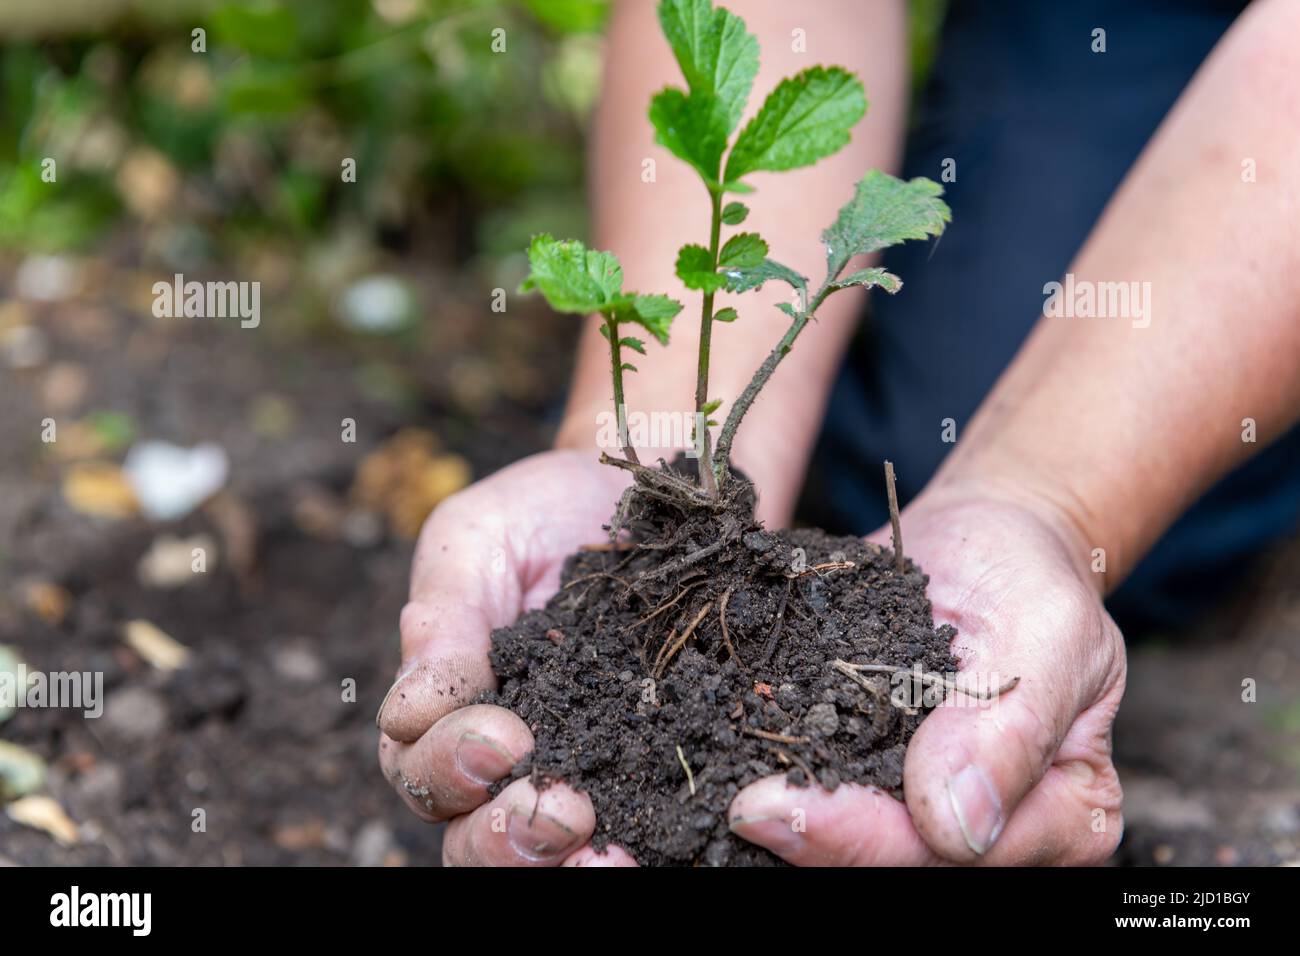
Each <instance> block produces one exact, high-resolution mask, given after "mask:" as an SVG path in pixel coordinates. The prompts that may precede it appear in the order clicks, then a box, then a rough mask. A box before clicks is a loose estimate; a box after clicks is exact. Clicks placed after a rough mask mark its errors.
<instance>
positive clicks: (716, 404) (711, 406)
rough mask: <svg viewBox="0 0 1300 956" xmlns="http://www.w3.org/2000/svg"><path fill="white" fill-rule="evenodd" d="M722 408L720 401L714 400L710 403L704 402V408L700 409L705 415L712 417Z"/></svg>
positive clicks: (718, 399)
mask: <svg viewBox="0 0 1300 956" xmlns="http://www.w3.org/2000/svg"><path fill="white" fill-rule="evenodd" d="M721 407H722V399H720V398H715V399H713V401H711V402H705V403H704V407H703V408H701V409H700V411H702V412H703V413H704V414H705V415H712V414H713V413H714V412H716V411H717V410H718V409H719V408H721Z"/></svg>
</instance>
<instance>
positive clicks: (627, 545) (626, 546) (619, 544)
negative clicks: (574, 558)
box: [578, 541, 637, 552]
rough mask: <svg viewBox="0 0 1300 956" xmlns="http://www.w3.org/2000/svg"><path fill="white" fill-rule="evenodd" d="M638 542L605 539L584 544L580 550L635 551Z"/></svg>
mask: <svg viewBox="0 0 1300 956" xmlns="http://www.w3.org/2000/svg"><path fill="white" fill-rule="evenodd" d="M636 548H637V544H636V542H634V541H605V542H603V543H601V544H584V545H582V546H581V547H579V548H578V550H579V551H584V552H592V551H635V550H636Z"/></svg>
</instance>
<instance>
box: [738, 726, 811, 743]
mask: <svg viewBox="0 0 1300 956" xmlns="http://www.w3.org/2000/svg"><path fill="white" fill-rule="evenodd" d="M740 732H741V733H742V734H749V736H751V737H760V738H762V739H763V740H770V741H772V742H773V743H777V744H789V745H791V746H793V745H795V744H806V743H811V742H812V738H811V737H792V736H790V735H789V734H774V733H772V731H770V730H756V729H755V728H753V727H741V728H740Z"/></svg>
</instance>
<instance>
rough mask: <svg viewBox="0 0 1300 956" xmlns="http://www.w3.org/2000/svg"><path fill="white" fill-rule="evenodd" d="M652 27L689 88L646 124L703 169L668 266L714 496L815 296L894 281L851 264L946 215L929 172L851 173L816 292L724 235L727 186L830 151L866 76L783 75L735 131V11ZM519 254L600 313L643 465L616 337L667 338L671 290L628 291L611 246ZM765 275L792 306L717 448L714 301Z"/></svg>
mask: <svg viewBox="0 0 1300 956" xmlns="http://www.w3.org/2000/svg"><path fill="white" fill-rule="evenodd" d="M659 23H660V25H661V27H662V29H663V33H664V36H665V38H666V39H667V40H668V44H669V46H670V47H672V51H673V54H674V56H675V57H676V58H677V63H678V65H679V66H680V67H681V70H682V74H683V76H684V77H685V79H686V85H687V88H686V89H685V90H682V89H679V88H675V87H669V88H667V89H664V90H662V91H661V92H659V93H657V94H655V96H654V97H653V99H651V101H650V122H651V123H652V124H653V126H654V129H655V138H656V140H657V142H658V143H659V144H660V145H662V146H664V147H665V148H667V149H668V150H669V151H670V152H671V153H672V154H673V155H674V156H676V157H677V158H679V159H681V160H683V161H684V162H686V163H688V164H689V165H690V166H691V167H692V168H693V169H694V170H695V171H696V173H698V175H699V177H700V180H701V182H702V183H703V185H704V188H705V191H706V193H707V195H708V201H709V208H710V229H709V240H708V245H707V246H705V245H700V244H694V243H688V244H687V245H684V246H682V247H681V249H680V250H679V251H678V254H677V263H676V272H677V276H678V278H679V279H681V280H682V283H683V284H684V285H685V286H686V288H688V289H691V290H693V291H697V292H699V293H700V344H699V354H698V362H697V370H696V380H695V398H694V409H695V415H696V429H697V435H696V444H697V447H698V448H699V449H700V468H699V474H700V485H701V487H702V489H703V490H704V492H705V493H706V494H709V495H714V494H716V493H717V491H718V489H719V488H720V487H721V486H723V485H725V484H726V482H727V480H728V479H729V478H730V474H731V473H730V469H729V466H730V458H731V447H732V443H733V441H734V439H735V435H736V430H737V429H738V428H739V427H740V423H741V421H742V420H743V419H744V417H745V414H746V412H748V411H749V408H750V406H751V405H753V403H754V399H755V398H757V397H758V394H759V392H760V391H761V390H762V388H763V386H764V385H766V384H767V382H768V380H769V379H770V378H771V377H772V373H773V372H774V371H776V367H777V366H778V365H779V364H780V363H781V360H782V359H784V358H785V356H786V355H787V354H789V352H790V349H791V347H792V346H793V345H794V342H795V339H797V338H798V337H799V334H800V333H801V332H802V331H803V330H804V328H805V327H806V326H807V325H808V323H809V321H810V320H812V319H814V318H816V314H817V309H818V308H819V307H820V306H821V304H822V303H823V302H825V301H826V300H827V299H828V298H829V297H830V296H831V295H834V294H835V293H836V292H840V291H842V290H844V289H849V288H853V287H862V288H881V289H883V290H884V291H886V292H888V293H890V294H893V293H896V292H898V290H899V289H900V288H902V281H901V280H900V279H899V278H898V277H897V276H895V275H893V274H891V273H889V272H887V271H885V270H884V269H881V268H866V269H860V270H857V271H854V272H851V273H849V274H848V275H845V274H844V273H845V270H846V269H847V267H848V265H849V262H850V260H851V259H853V257H854V256H858V255H862V254H867V253H873V252H878V251H879V250H882V249H885V248H888V247H889V246H893V245H896V244H898V243H901V242H904V241H906V240H908V239H924V238H926V237H927V236H937V235H939V234H940V233H941V232H942V231H943V229H944V225H945V224H946V223H947V222H948V221H949V218H950V213H949V210H948V207H947V205H946V204H945V203H944V202H943V201H942V200H941V199H940V198H939V196H940V195H941V194H942V192H943V189H942V187H940V186H939V185H938V184H937V183H935V182H932V181H931V180H929V179H925V178H916V179H913V180H910V181H908V182H904V181H903V180H900V179H896V178H895V177H893V176H890V175H888V174H886V173H882V172H880V171H879V170H871V171H870V172H868V173H867V174H866V175H865V176H864V177H863V178H862V179H861V180H860V181H859V182H858V184H857V189H856V190H855V193H854V196H853V199H851V200H850V201H849V202H848V203H847V204H846V205H845V206H844V207H843V208H842V209H840V211H839V215H838V216H837V217H836V219H835V222H834V223H832V224H831V225H830V226H829V227H827V228H826V229H825V230H824V231H823V232H822V236H821V238H822V243H823V244H824V245H825V247H826V276H825V278H824V279H823V280H822V281H821V283H820V284H819V285H818V286H817V287H816V290H815V291H813V292H812V293H811V294H810V292H809V283H808V279H807V278H806V277H805V276H803V275H800V274H799V273H798V272H796V271H795V270H793V269H791V268H789V267H787V266H785V265H783V264H781V263H780V262H777V261H776V260H774V259H771V258H769V257H768V244H767V242H766V240H764V239H763V237H762V236H760V235H759V234H758V233H755V232H737V233H734V234H733V235H731V236H729V237H728V238H727V239H726V241H725V242H723V241H722V227H723V226H739V225H741V224H742V223H743V222H744V221H745V219H746V217H747V216H748V215H749V208H748V207H747V206H746V205H745V204H744V203H743V202H740V201H737V200H732V201H729V202H724V200H726V198H727V196H728V195H730V194H746V193H751V192H753V187H752V186H750V185H749V184H748V183H746V182H745V177H747V176H749V175H750V174H751V173H756V172H780V171H783V170H790V169H798V168H799V167H802V166H809V165H812V164H813V163H816V162H817V161H818V160H821V159H824V158H825V157H827V156H830V155H832V154H834V153H836V152H838V151H839V150H840V149H842V148H843V147H844V146H845V144H847V143H848V142H849V136H850V130H851V129H852V127H853V126H854V125H855V124H856V123H857V122H858V121H859V120H860V119H862V117H863V115H865V113H866V110H867V100H866V96H865V93H864V91H863V88H862V83H861V82H860V81H859V80H858V78H857V77H856V76H854V75H853V74H852V73H850V72H849V71H848V70H845V69H842V68H841V67H837V66H831V67H825V66H814V67H811V68H809V69H807V70H804V71H802V72H801V73H798V74H796V75H795V76H792V77H788V78H786V79H784V80H782V81H781V82H780V83H778V84H777V85H776V87H775V88H774V89H773V90H772V92H771V93H769V94H768V96H767V99H766V100H764V102H763V105H762V107H761V108H760V109H759V111H758V113H757V114H756V115H755V116H754V117H753V119H751V120H750V121H749V122H748V123H746V124H745V126H744V128H743V129H741V130H740V132H739V134H737V135H736V136H735V139H734V141H733V140H732V134H733V133H734V132H735V131H736V128H737V126H738V124H739V122H740V117H741V114H742V113H743V112H744V109H745V104H746V102H747V101H748V100H749V94H750V90H751V88H752V87H753V84H754V77H755V75H756V74H757V72H758V41H757V40H756V39H755V37H754V36H753V35H752V34H751V33H749V32H748V31H747V30H746V29H745V24H744V21H743V20H741V19H740V18H739V17H737V16H736V15H735V14H733V13H730V12H729V11H727V10H725V9H722V8H715V7H714V6H713V5H712V4H711V3H710V2H709V0H662V2H661V3H660V4H659ZM728 147H730V149H729V150H728ZM724 157H725V160H724ZM528 258H529V263H530V266H531V271H530V274H529V276H528V278H527V280H526V281H525V282H524V284H523V289H524V290H529V289H534V288H535V289H537V290H539V291H540V292H541V293H542V295H543V296H544V297H545V298H546V300H547V302H549V303H550V305H551V307H552V308H553V309H555V310H557V311H559V312H572V313H577V314H582V315H589V314H593V313H594V314H598V315H600V316H601V317H602V318H603V320H604V322H603V324H602V325H601V326H600V331H601V334H602V335H604V336H605V338H606V339H607V340H608V341H609V348H610V369H611V374H612V377H613V385H614V406H615V413H616V415H617V420H618V423H619V435H620V440H621V443H622V445H623V451H624V454H625V455H626V456H627V462H628V463H632V464H636V463H638V460H637V455H636V450H635V449H634V448H633V447H632V445H631V442H630V441H629V440H628V438H627V429H626V424H625V423H626V417H625V416H626V408H625V406H624V401H623V373H624V372H630V371H635V370H636V369H635V367H634V366H632V365H630V364H628V363H626V362H624V361H623V358H622V351H623V350H624V349H631V350H633V351H637V352H644V347H645V346H644V343H643V342H642V340H640V339H638V338H635V337H631V336H627V337H624V336H622V335H621V332H620V329H621V327H622V326H624V325H626V324H627V323H629V322H630V323H635V324H637V325H640V326H642V327H643V328H645V329H646V330H647V331H649V332H650V333H651V334H652V335H653V336H654V337H655V338H656V339H658V340H659V342H660V343H661V344H665V345H666V344H667V342H668V332H669V327H670V324H671V323H672V320H673V318H674V317H675V316H676V315H677V313H678V312H680V311H681V309H682V304H681V303H680V302H677V301H676V300H674V299H671V298H669V297H668V296H666V295H637V294H635V293H625V292H623V290H622V280H623V270H622V267H621V266H620V265H619V262H618V259H617V258H616V257H615V256H614V255H613V254H612V253H609V252H599V251H595V250H588V249H586V248H585V247H584V246H583V245H582V243H580V242H578V241H576V240H568V241H559V240H556V239H554V238H552V237H551V236H549V235H541V236H537V237H535V238H534V239H533V241H532V244H531V245H530V246H529V249H528ZM772 280H775V281H779V282H784V283H786V284H788V285H789V286H790V287H791V289H792V290H793V293H794V294H793V297H792V298H793V299H794V303H781V304H780V305H779V306H778V307H779V308H780V309H781V310H782V311H783V312H785V313H786V315H788V316H789V318H790V326H789V328H788V329H787V331H786V333H785V335H784V336H782V338H781V340H780V341H779V342H778V343H777V344H776V346H775V347H774V348H773V349H772V352H771V354H769V355H768V357H767V359H766V360H765V361H764V362H763V364H762V365H761V366H759V368H758V370H757V371H756V372H755V373H754V376H753V378H752V379H751V380H750V383H749V385H748V386H747V387H746V388H745V389H744V391H743V392H742V393H741V394H740V396H739V397H738V398H737V399H736V400H735V402H734V403H733V404H732V406H731V409H730V411H729V413H728V415H727V417H726V420H725V422H724V423H723V425H722V428H721V431H720V432H719V433H718V442H717V447H716V451H715V450H714V449H713V448H712V447H711V435H710V432H709V428H710V426H715V425H716V424H717V423H716V422H714V421H712V420H710V419H709V416H710V415H711V414H712V413H713V412H715V411H716V410H717V409H718V408H719V407H721V404H722V401H721V399H717V398H715V399H710V398H709V359H710V351H711V346H712V341H713V324H714V323H715V322H734V321H736V320H737V318H738V317H739V316H738V312H737V310H736V308H735V307H733V306H727V307H724V308H721V309H717V310H716V311H715V309H714V298H715V296H716V295H717V293H719V292H721V291H726V292H731V293H743V292H749V291H752V290H755V289H758V288H760V287H762V286H763V284H764V283H766V282H769V281H772ZM700 432H702V434H700ZM610 463H611V464H619V462H618V461H616V460H613V461H611V462H610Z"/></svg>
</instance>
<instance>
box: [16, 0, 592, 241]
mask: <svg viewBox="0 0 1300 956" xmlns="http://www.w3.org/2000/svg"><path fill="white" fill-rule="evenodd" d="M71 2H72V0H55V2H52V4H51V16H50V20H49V23H48V27H47V29H48V30H49V31H50V34H49V35H48V36H43V35H42V34H41V32H40V30H41V21H40V17H39V16H38V15H37V14H36V13H34V12H32V11H25V12H23V14H22V17H21V18H18V15H17V14H16V13H7V12H6V11H5V10H3V9H0V36H2V35H4V34H5V33H6V31H7V30H8V29H10V28H11V27H13V26H16V25H17V24H19V23H21V25H22V26H23V27H24V30H25V31H26V33H25V38H24V39H23V40H20V41H8V42H6V43H5V44H4V47H3V49H0V83H2V84H3V90H2V91H0V97H3V100H2V107H0V249H4V248H11V249H16V250H21V251H24V252H37V251H39V252H59V251H64V250H70V249H83V248H86V247H87V246H89V245H90V244H92V243H93V242H95V241H96V240H97V239H99V238H100V237H101V236H102V235H103V234H104V232H105V230H106V229H107V228H108V227H110V226H111V225H112V224H113V223H114V222H115V221H116V220H117V219H119V218H122V217H124V216H126V217H131V218H134V219H136V220H138V221H139V222H140V224H141V225H142V226H143V227H144V228H145V229H146V230H149V231H157V232H159V233H162V234H165V235H167V236H171V237H174V236H182V235H189V236H190V241H189V243H188V245H187V246H186V248H187V249H195V248H197V249H198V250H200V251H201V252H203V253H205V254H206V255H208V256H210V257H215V256H218V255H221V254H223V253H229V252H231V251H232V250H233V251H238V250H239V249H240V248H241V247H242V246H243V245H244V244H246V240H248V239H257V238H258V237H263V236H269V237H276V238H280V237H288V238H290V239H298V240H301V241H306V242H315V241H319V240H321V239H322V238H324V237H326V236H328V235H330V234H331V233H332V232H333V231H334V230H336V229H337V228H339V227H344V226H346V227H348V228H352V229H356V228H357V227H360V228H361V229H364V230H366V231H368V233H369V234H370V236H371V237H372V241H388V240H391V239H393V238H394V237H402V236H407V237H413V236H417V235H425V236H429V235H432V236H434V237H438V236H440V235H450V236H452V237H454V238H455V239H456V240H457V241H459V237H460V236H462V235H464V234H465V226H466V224H469V225H470V226H471V227H472V226H474V225H478V226H480V227H481V228H482V232H481V233H480V235H479V236H476V237H475V241H476V245H478V246H480V247H483V248H487V249H489V251H492V252H495V253H497V254H501V253H503V252H504V251H505V247H504V246H503V245H502V242H503V241H504V240H505V239H506V238H507V237H509V236H513V237H515V238H514V239H513V240H512V241H511V242H510V247H509V248H510V249H512V250H513V249H515V248H517V245H518V237H519V236H520V235H527V234H528V232H529V231H536V230H535V229H530V227H529V225H528V224H527V223H526V222H525V223H524V224H522V225H515V224H514V223H513V222H512V221H510V219H509V218H508V217H503V216H502V215H500V214H498V213H497V212H496V211H497V210H506V209H510V210H517V211H518V212H517V217H519V218H523V219H526V220H535V219H536V217H537V215H538V214H539V213H540V212H541V211H550V210H555V209H559V208H568V209H576V210H579V212H578V213H577V214H570V218H569V219H568V221H567V223H566V225H572V226H573V227H575V228H577V229H579V230H580V229H581V228H583V226H584V222H583V220H582V218H581V212H580V210H581V208H582V204H581V202H580V196H581V187H582V179H581V166H582V163H581V123H582V121H583V118H584V117H585V113H586V110H587V109H588V108H589V106H590V103H591V102H592V100H593V99H594V96H595V91H596V89H597V85H598V76H597V67H598V63H599V39H598V31H599V29H600V28H601V26H602V25H603V21H604V18H605V15H606V13H607V10H608V7H609V3H608V0H563V2H560V3H554V2H542V0H536V2H532V0H530V2H527V3H520V2H505V0H500V2H479V0H410V2H395V0H331V2H330V3H327V4H299V3H291V2H267V0H223V2H217V3H212V4H204V5H202V7H201V8H200V10H199V11H198V12H191V13H190V15H189V16H186V17H181V18H177V17H176V16H175V15H174V14H173V13H171V12H169V11H168V9H167V8H166V7H164V6H159V5H157V4H147V3H140V4H134V5H131V8H130V9H129V11H127V12H128V13H129V16H128V15H124V16H121V17H118V18H116V19H109V20H105V18H103V17H98V18H92V20H93V23H94V26H93V27H90V28H88V31H87V32H90V31H93V36H84V37H83V36H78V35H75V34H69V33H68V32H67V31H68V30H69V28H70V25H75V23H76V18H71V19H70V18H69V17H68V16H67V15H66V10H65V9H64V8H66V7H67V6H68V4H69V3H71ZM88 22H89V21H88ZM195 24H199V25H202V26H203V27H204V29H205V30H206V41H207V42H206V51H205V52H202V53H199V52H195V51H193V50H192V49H191V36H190V30H191V28H192V27H193V26H194V25H195ZM497 27H501V28H504V29H505V30H506V33H507V36H508V42H509V48H508V52H507V54H506V55H500V54H499V53H497V52H495V51H494V50H493V49H492V47H491V42H490V41H491V34H492V30H493V29H494V28H497ZM538 77H542V79H543V82H541V83H539V82H538ZM344 156H347V157H352V158H354V159H355V160H356V162H357V167H358V169H359V171H360V174H359V175H358V177H357V180H356V182H355V183H347V184H345V183H343V182H342V181H341V177H340V165H339V163H340V159H341V158H342V157H344ZM46 157H53V158H55V159H56V161H57V163H58V180H57V185H53V184H51V183H48V182H44V181H42V179H41V162H42V160H43V159H45V158H46ZM471 235H472V233H471ZM444 245H448V246H450V245H451V243H444Z"/></svg>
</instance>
